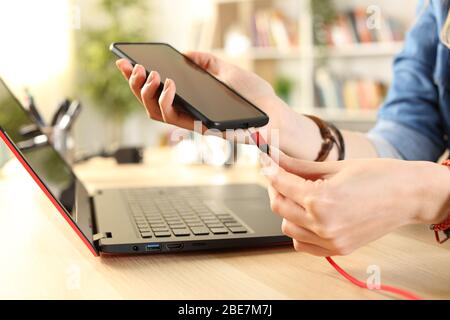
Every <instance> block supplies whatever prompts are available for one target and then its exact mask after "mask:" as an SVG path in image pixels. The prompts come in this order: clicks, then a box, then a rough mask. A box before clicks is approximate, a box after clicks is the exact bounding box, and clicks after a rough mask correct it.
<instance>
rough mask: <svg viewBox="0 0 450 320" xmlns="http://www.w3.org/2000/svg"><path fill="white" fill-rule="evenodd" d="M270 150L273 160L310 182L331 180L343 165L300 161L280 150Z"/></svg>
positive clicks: (330, 162) (332, 162)
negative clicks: (324, 179)
mask: <svg viewBox="0 0 450 320" xmlns="http://www.w3.org/2000/svg"><path fill="white" fill-rule="evenodd" d="M270 150H271V152H270V156H271V158H272V159H273V160H274V161H275V162H276V163H278V165H279V166H280V167H281V168H283V169H284V170H286V171H287V172H290V173H292V174H295V175H297V176H300V177H302V178H304V179H308V180H317V179H323V178H330V177H331V176H333V175H335V174H336V173H337V172H338V170H339V168H340V165H341V163H339V162H337V161H329V162H314V161H307V160H300V159H297V158H293V157H290V156H288V155H287V154H285V153H284V152H282V151H281V150H279V149H276V148H273V147H271V149H270Z"/></svg>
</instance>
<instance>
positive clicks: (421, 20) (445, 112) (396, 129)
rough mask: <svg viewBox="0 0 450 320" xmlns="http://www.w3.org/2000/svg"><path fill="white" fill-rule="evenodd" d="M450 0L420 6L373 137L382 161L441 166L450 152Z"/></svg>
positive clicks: (440, 0)
mask: <svg viewBox="0 0 450 320" xmlns="http://www.w3.org/2000/svg"><path fill="white" fill-rule="evenodd" d="M448 11H449V0H430V1H425V2H424V1H421V3H420V4H419V7H418V16H417V21H416V23H415V25H414V26H413V27H412V28H411V30H410V31H409V32H408V34H407V36H406V39H405V46H404V48H403V50H402V52H401V53H400V54H399V55H398V56H397V57H396V58H395V61H394V79H393V83H392V85H391V87H390V89H389V92H388V95H387V98H386V101H385V103H384V104H383V106H382V107H381V109H380V111H379V113H378V121H377V123H376V125H375V127H374V128H373V129H372V130H371V131H370V132H369V133H368V137H369V139H370V140H372V142H373V143H374V145H375V147H376V149H377V151H378V153H379V156H381V157H389V156H393V157H398V158H403V159H407V160H428V161H437V160H438V158H439V157H440V156H441V155H442V154H443V153H444V151H445V150H446V149H448V148H449V141H448V138H447V137H448V136H449V134H450V49H449V48H448V47H447V46H446V45H445V44H444V43H443V42H442V41H441V30H442V28H443V27H444V24H445V22H446V19H447V14H448Z"/></svg>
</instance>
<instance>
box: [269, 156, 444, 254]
mask: <svg viewBox="0 0 450 320" xmlns="http://www.w3.org/2000/svg"><path fill="white" fill-rule="evenodd" d="M267 159H268V158H267ZM269 160H270V159H269ZM273 164H274V163H272V165H273ZM279 166H280V167H277V170H275V172H274V173H273V174H269V175H268V178H269V181H270V187H269V195H270V200H271V206H272V210H273V211H274V212H276V213H277V214H279V215H280V216H281V217H283V218H284V219H283V224H282V230H283V232H284V233H285V234H286V235H288V236H289V237H291V238H293V242H294V247H295V249H296V250H297V251H304V252H307V253H310V254H313V255H318V256H332V255H347V254H349V253H351V252H352V251H354V250H355V249H357V248H359V247H361V246H363V245H364V244H367V243H369V242H371V241H373V240H375V239H377V238H379V237H381V236H383V235H385V234H387V233H389V232H391V231H392V230H394V229H396V228H398V227H400V226H403V225H407V224H414V223H427V224H430V223H440V222H442V221H443V220H445V218H446V217H447V216H448V214H449V208H450V197H449V196H450V170H449V169H448V168H446V167H444V166H442V165H438V164H435V163H431V162H412V161H411V162H409V161H401V160H387V159H373V160H347V161H340V162H320V163H316V162H308V161H302V160H297V159H294V158H291V157H288V156H286V155H284V154H282V153H280V155H279ZM268 172H270V171H268Z"/></svg>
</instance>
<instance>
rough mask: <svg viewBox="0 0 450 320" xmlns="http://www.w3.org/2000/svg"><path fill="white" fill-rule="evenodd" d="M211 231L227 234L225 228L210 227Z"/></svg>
mask: <svg viewBox="0 0 450 320" xmlns="http://www.w3.org/2000/svg"><path fill="white" fill-rule="evenodd" d="M211 232H212V233H214V234H227V233H228V230H227V229H225V228H211Z"/></svg>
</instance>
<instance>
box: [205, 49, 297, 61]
mask: <svg viewBox="0 0 450 320" xmlns="http://www.w3.org/2000/svg"><path fill="white" fill-rule="evenodd" d="M213 52H214V53H215V54H217V55H219V56H229V57H239V58H247V59H252V60H296V59H299V60H300V59H302V58H304V57H303V56H302V55H301V51H300V49H299V48H292V49H288V50H280V49H278V48H250V49H248V50H246V51H245V52H243V53H240V54H235V55H233V54H230V53H228V52H227V51H225V50H224V49H216V50H213Z"/></svg>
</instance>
